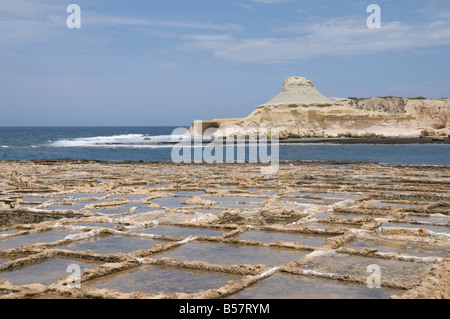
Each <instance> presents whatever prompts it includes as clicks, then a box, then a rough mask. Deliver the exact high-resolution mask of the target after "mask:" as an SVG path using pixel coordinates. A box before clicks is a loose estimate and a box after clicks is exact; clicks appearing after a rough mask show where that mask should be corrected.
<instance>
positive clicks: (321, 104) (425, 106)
mask: <svg viewBox="0 0 450 319" xmlns="http://www.w3.org/2000/svg"><path fill="white" fill-rule="evenodd" d="M195 124H197V125H195ZM194 127H196V128H197V129H196V130H195V129H194ZM273 128H276V129H278V131H279V133H280V138H282V139H286V138H301V137H340V136H346V137H377V136H378V137H380V136H392V137H402V136H404V137H418V136H421V135H423V136H433V135H448V134H449V132H450V103H449V100H448V99H439V100H427V99H425V98H397V97H382V98H367V99H358V98H327V97H325V96H324V95H322V94H321V93H320V92H319V91H318V90H317V89H316V87H315V85H314V83H313V82H312V81H310V80H308V79H306V78H304V77H288V78H286V79H285V80H284V83H283V88H282V91H281V92H280V93H279V94H278V95H277V96H275V97H274V98H273V99H272V100H270V101H268V102H266V103H264V104H262V105H260V106H258V107H257V109H256V110H255V111H253V112H252V113H251V114H250V115H249V116H248V117H247V118H242V119H216V120H212V121H203V122H202V123H201V124H200V123H195V122H194V123H193V124H192V126H191V130H190V133H191V135H192V136H194V137H198V136H199V135H202V136H203V137H220V136H230V135H238V136H248V137H251V136H256V135H258V134H260V131H261V129H263V130H265V129H267V130H270V129H273Z"/></svg>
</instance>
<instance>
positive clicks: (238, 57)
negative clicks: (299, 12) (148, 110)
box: [180, 18, 450, 63]
mask: <svg viewBox="0 0 450 319" xmlns="http://www.w3.org/2000/svg"><path fill="white" fill-rule="evenodd" d="M274 31H275V32H276V33H277V37H261V38H242V39H240V38H237V37H234V36H231V35H226V36H222V37H220V36H214V37H213V38H210V37H207V36H201V35H195V36H189V37H187V38H186V42H185V43H184V44H183V45H182V46H181V47H180V48H181V49H183V50H189V51H195V50H207V51H210V52H211V53H212V54H213V56H214V57H216V58H220V59H225V60H232V61H238V62H257V63H277V62H287V61H293V60H305V59H311V58H316V57H321V56H322V57H323V56H333V55H339V56H345V55H347V56H348V55H362V54H376V53H381V52H396V51H406V50H414V49H419V48H426V47H434V46H442V45H450V21H448V20H439V21H434V22H429V23H425V24H407V23H402V22H398V21H396V22H390V23H384V24H383V25H382V28H381V29H369V28H367V26H366V24H365V20H360V19H344V18H340V19H334V20H327V21H319V22H316V23H312V24H309V25H301V24H296V25H290V26H287V27H284V28H278V29H276V30H274Z"/></svg>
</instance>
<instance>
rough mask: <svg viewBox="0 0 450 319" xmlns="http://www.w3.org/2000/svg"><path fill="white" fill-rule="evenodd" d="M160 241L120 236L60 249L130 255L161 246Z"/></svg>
mask: <svg viewBox="0 0 450 319" xmlns="http://www.w3.org/2000/svg"><path fill="white" fill-rule="evenodd" d="M163 243H164V242H162V241H156V240H152V239H145V238H132V237H122V236H111V237H107V238H102V239H100V238H95V239H92V240H90V241H83V242H79V243H74V244H71V245H67V246H61V247H59V248H61V249H68V250H72V251H86V250H93V251H95V252H96V253H97V254H113V253H120V252H121V253H130V252H133V251H137V250H145V249H150V248H152V247H153V246H155V245H157V244H163Z"/></svg>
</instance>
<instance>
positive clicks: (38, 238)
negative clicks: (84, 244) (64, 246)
mask: <svg viewBox="0 0 450 319" xmlns="http://www.w3.org/2000/svg"><path fill="white" fill-rule="evenodd" d="M71 234H74V233H73V232H70V231H65V230H55V231H50V232H47V233H38V234H30V235H26V236H18V237H11V238H9V239H6V240H3V241H0V249H11V248H17V247H21V246H26V245H30V244H36V243H50V242H54V241H58V240H63V239H64V238H65V237H66V236H68V235H71Z"/></svg>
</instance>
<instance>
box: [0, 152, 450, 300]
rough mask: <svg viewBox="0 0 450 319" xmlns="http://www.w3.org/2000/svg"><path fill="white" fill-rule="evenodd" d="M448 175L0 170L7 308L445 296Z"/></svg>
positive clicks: (296, 168) (81, 165)
mask: <svg viewBox="0 0 450 319" xmlns="http://www.w3.org/2000/svg"><path fill="white" fill-rule="evenodd" d="M449 189H450V168H449V167H447V166H442V167H427V166H382V165H378V164H375V163H355V162H307V163H305V162H290V163H281V164H280V168H279V171H278V172H276V173H275V172H273V173H272V174H270V175H262V174H261V165H258V164H215V165H207V164H179V165H177V164H173V163H168V162H167V163H165V162H159V163H150V162H142V163H133V162H93V161H92V162H90V161H82V162H77V161H71V160H61V161H58V160H53V161H46V160H42V161H33V162H27V161H3V162H0V298H1V299H40V298H46V299H49V298H73V299H81V298H85V299H222V298H230V299H240V298H245V299H252V298H261V299H292V298H295V299H301V298H308V299H311V298H357V299H362V298H376V299H387V298H407V299H419V298H450V271H449V270H450V255H449V253H450V232H449V227H450V223H449V222H450V210H449V207H450V194H449Z"/></svg>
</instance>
